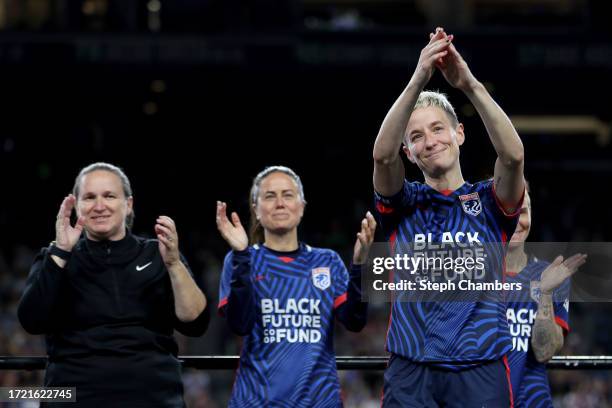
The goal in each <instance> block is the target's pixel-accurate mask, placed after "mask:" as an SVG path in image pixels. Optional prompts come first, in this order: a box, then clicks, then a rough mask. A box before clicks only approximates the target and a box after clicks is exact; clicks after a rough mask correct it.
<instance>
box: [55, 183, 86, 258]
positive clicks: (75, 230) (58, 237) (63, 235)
mask: <svg viewBox="0 0 612 408" xmlns="http://www.w3.org/2000/svg"><path fill="white" fill-rule="evenodd" d="M75 203H76V198H75V197H74V195H72V194H68V195H67V196H66V197H65V198H64V201H62V205H61V206H60V209H59V212H58V213H57V220H56V221H55V245H56V246H57V247H58V248H59V249H63V250H64V251H68V252H70V251H72V248H73V247H74V246H75V245H76V243H77V241H78V240H79V237H80V236H81V233H82V232H83V226H84V225H85V218H84V217H79V218H78V219H77V222H76V224H75V226H74V227H73V226H72V225H70V215H71V214H72V210H73V209H74V205H75Z"/></svg>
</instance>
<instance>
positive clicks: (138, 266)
mask: <svg viewBox="0 0 612 408" xmlns="http://www.w3.org/2000/svg"><path fill="white" fill-rule="evenodd" d="M152 263H153V261H151V262H149V263H148V264H144V265H142V266H140V265H136V270H137V271H139V272H140V271H142V270H143V269H144V268H146V267H147V266H149V265H151V264H152Z"/></svg>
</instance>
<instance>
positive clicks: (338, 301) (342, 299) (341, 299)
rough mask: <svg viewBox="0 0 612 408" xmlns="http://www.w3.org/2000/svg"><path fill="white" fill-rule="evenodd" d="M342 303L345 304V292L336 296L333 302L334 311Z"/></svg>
mask: <svg viewBox="0 0 612 408" xmlns="http://www.w3.org/2000/svg"><path fill="white" fill-rule="evenodd" d="M344 302H346V292H344V293H343V294H341V295H340V296H338V297H337V298H336V300H334V309H336V308H337V307H338V306H340V305H341V304H343V303H344Z"/></svg>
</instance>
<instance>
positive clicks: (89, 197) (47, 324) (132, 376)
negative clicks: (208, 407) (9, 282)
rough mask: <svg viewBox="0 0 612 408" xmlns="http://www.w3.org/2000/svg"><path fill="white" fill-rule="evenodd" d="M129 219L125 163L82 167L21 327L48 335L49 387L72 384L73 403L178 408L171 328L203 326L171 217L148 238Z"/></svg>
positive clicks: (202, 308)
mask: <svg viewBox="0 0 612 408" xmlns="http://www.w3.org/2000/svg"><path fill="white" fill-rule="evenodd" d="M73 209H75V210H76V215H77V221H76V223H75V225H74V226H72V225H71V222H70V216H71V214H72V211H73ZM133 217H134V212H133V197H132V190H131V186H130V182H129V180H128V178H127V177H126V175H125V174H124V173H123V171H122V170H121V169H119V168H118V167H116V166H113V165H111V164H107V163H94V164H92V165H89V166H87V167H85V168H84V169H82V170H81V172H80V173H79V175H78V176H77V178H76V181H75V185H74V189H73V193H72V194H70V195H68V196H67V197H66V198H64V201H63V202H62V204H61V207H60V210H59V213H58V215H57V221H56V224H55V241H54V242H52V243H51V245H50V246H49V247H47V248H43V249H42V250H41V252H40V253H39V254H38V256H37V257H36V259H35V260H34V264H33V265H32V268H31V270H30V274H29V276H28V280H27V283H26V288H25V291H24V294H23V297H22V299H21V302H20V304H19V310H18V315H19V320H20V322H21V324H22V325H23V327H24V328H25V330H26V331H28V332H29V333H31V334H45V335H46V341H47V352H48V354H49V363H48V366H47V372H46V376H45V386H47V387H76V401H77V406H90V405H91V406H94V405H100V404H104V405H107V406H109V404H111V405H110V406H113V407H119V406H121V407H123V406H125V407H137V406H147V407H150V406H163V407H183V406H184V402H183V386H182V381H181V366H180V362H179V361H178V359H177V344H176V342H175V340H174V337H173V330H174V329H177V330H178V331H179V332H181V333H183V334H185V335H188V336H200V335H202V334H203V333H204V332H205V331H206V328H207V326H208V319H209V314H208V309H207V307H206V297H205V296H204V294H203V292H202V291H201V290H200V288H199V287H198V286H197V284H196V283H195V281H194V280H193V277H192V274H191V271H190V270H189V266H188V265H187V262H186V261H185V259H184V258H183V257H182V256H181V254H180V253H179V248H178V247H179V245H178V235H177V232H176V226H175V224H174V221H173V220H172V219H171V218H169V217H167V216H160V217H158V218H157V220H156V224H155V232H156V234H157V240H154V239H144V238H141V237H137V236H135V235H132V234H131V233H130V227H131V223H132V220H133ZM49 405H51V404H49ZM71 406H73V405H71Z"/></svg>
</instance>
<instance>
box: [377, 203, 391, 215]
mask: <svg viewBox="0 0 612 408" xmlns="http://www.w3.org/2000/svg"><path fill="white" fill-rule="evenodd" d="M376 209H377V210H378V212H379V213H381V214H393V212H394V211H395V209H394V208H393V207H387V206H386V205H384V204H383V203H381V202H378V203H376Z"/></svg>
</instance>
